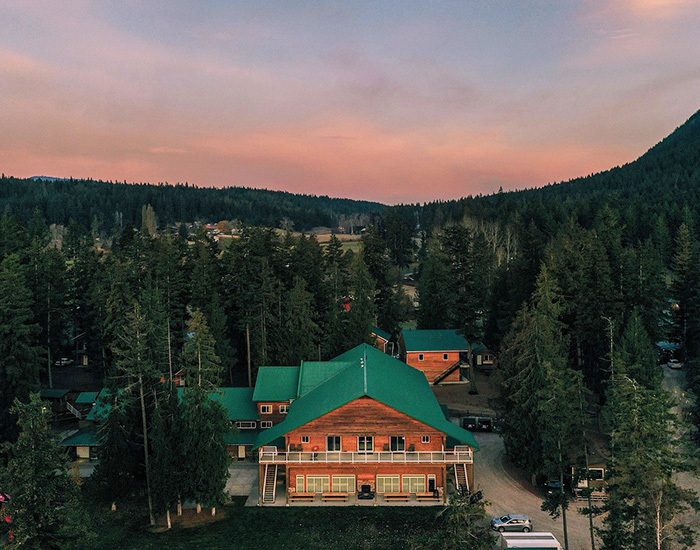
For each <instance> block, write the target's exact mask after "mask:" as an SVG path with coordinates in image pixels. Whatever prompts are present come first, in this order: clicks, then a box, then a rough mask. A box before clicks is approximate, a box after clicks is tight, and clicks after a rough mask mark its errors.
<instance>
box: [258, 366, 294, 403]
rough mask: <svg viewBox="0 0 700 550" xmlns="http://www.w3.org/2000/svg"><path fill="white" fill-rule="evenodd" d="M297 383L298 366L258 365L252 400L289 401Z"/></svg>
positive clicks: (292, 397) (292, 396)
mask: <svg viewBox="0 0 700 550" xmlns="http://www.w3.org/2000/svg"><path fill="white" fill-rule="evenodd" d="M298 384H299V367H260V368H259V369H258V377H257V379H256V381H255V392H254V393H253V401H258V402H259V401H291V400H292V399H295V398H296V396H297V387H298Z"/></svg>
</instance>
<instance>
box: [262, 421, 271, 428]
mask: <svg viewBox="0 0 700 550" xmlns="http://www.w3.org/2000/svg"><path fill="white" fill-rule="evenodd" d="M260 427H261V428H262V429H263V430H264V429H266V428H272V421H271V420H262V421H261V422H260Z"/></svg>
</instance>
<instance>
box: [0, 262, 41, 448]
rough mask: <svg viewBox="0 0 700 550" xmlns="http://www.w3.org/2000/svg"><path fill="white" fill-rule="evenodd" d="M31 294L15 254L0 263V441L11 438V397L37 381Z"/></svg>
mask: <svg viewBox="0 0 700 550" xmlns="http://www.w3.org/2000/svg"><path fill="white" fill-rule="evenodd" d="M32 305H33V304H32V297H31V294H30V291H29V289H28V288H27V284H26V282H25V276H24V269H23V268H22V266H21V265H20V260H19V256H18V255H17V254H11V255H10V256H7V257H6V258H5V259H4V260H3V261H2V263H0V354H2V358H3V359H2V361H0V380H1V381H2V383H1V384H0V441H5V440H9V439H13V438H14V437H13V435H14V433H15V431H14V426H12V424H13V423H12V422H10V419H9V409H10V407H11V405H12V403H13V401H14V400H15V398H20V399H23V400H26V399H27V397H28V396H29V390H30V389H31V388H32V387H35V386H36V385H37V384H38V382H39V365H40V348H39V347H38V346H37V345H36V339H37V335H38V333H39V330H40V329H39V325H37V324H36V323H35V321H34V315H33V313H32V310H31V307H32Z"/></svg>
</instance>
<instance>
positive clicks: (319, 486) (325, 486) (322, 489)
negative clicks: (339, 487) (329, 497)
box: [306, 476, 331, 493]
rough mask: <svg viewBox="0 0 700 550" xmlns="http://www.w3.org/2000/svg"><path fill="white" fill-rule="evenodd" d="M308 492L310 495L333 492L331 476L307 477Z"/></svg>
mask: <svg viewBox="0 0 700 550" xmlns="http://www.w3.org/2000/svg"><path fill="white" fill-rule="evenodd" d="M306 490H307V491H308V492H309V493H328V492H329V491H330V490H331V480H330V477H329V476H306Z"/></svg>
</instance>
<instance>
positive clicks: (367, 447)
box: [357, 435, 374, 453]
mask: <svg viewBox="0 0 700 550" xmlns="http://www.w3.org/2000/svg"><path fill="white" fill-rule="evenodd" d="M357 450H358V451H359V452H361V453H371V452H372V451H374V437H373V436H371V435H361V436H360V437H358V438H357Z"/></svg>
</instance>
